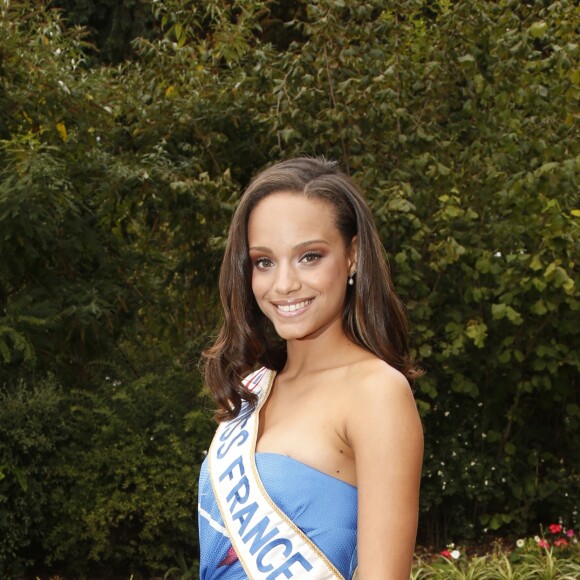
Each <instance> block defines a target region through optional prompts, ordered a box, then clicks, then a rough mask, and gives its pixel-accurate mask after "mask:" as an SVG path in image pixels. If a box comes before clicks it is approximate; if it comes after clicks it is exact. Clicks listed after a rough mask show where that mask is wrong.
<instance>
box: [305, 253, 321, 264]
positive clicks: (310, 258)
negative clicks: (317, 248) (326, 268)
mask: <svg viewBox="0 0 580 580" xmlns="http://www.w3.org/2000/svg"><path fill="white" fill-rule="evenodd" d="M320 258H322V254H321V253H320V252H308V253H307V254H304V256H302V258H301V259H300V261H301V262H306V263H310V262H316V260H320Z"/></svg>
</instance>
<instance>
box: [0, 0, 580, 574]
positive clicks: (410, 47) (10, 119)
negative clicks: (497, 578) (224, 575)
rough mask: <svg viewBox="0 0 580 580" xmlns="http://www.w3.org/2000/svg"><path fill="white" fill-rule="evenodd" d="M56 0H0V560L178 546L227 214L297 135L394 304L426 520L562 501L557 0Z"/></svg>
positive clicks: (563, 63) (570, 101)
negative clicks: (352, 203)
mask: <svg viewBox="0 0 580 580" xmlns="http://www.w3.org/2000/svg"><path fill="white" fill-rule="evenodd" d="M115 5H116V6H117V4H115ZM54 6H57V4H56V3H54V5H52V6H49V7H48V8H43V7H39V3H35V2H27V1H25V0H10V1H9V2H5V3H4V4H3V5H2V6H0V46H1V47H2V48H1V50H0V139H1V144H0V232H1V233H0V359H1V360H2V363H1V364H2V366H1V367H0V380H1V381H0V382H1V384H2V387H1V391H0V392H1V397H2V401H1V404H0V409H1V411H0V432H1V436H0V478H1V479H0V536H2V537H3V538H5V540H4V542H3V544H2V548H1V549H0V570H1V571H2V572H3V574H4V575H9V574H14V575H17V574H25V573H29V572H31V571H32V570H34V571H41V570H46V571H50V572H58V573H64V574H69V575H71V574H72V575H86V574H89V573H94V572H95V571H96V572H100V573H105V571H108V572H109V573H110V572H111V571H114V572H115V573H118V574H129V573H135V574H139V573H141V574H143V575H147V574H148V573H151V572H153V571H155V572H159V571H163V570H164V569H166V568H167V567H169V566H170V565H171V563H172V559H174V558H177V559H178V561H179V562H181V563H182V564H183V563H185V562H190V561H192V560H193V559H194V558H195V554H196V549H197V543H196V542H197V541H196V537H195V536H196V532H195V518H196V515H195V503H196V501H195V493H196V492H195V487H196V481H195V480H196V475H197V470H198V469H199V464H200V462H201V460H202V459H203V449H204V448H206V447H207V444H208V442H209V438H210V436H211V430H212V428H211V425H210V423H209V421H208V417H209V413H208V412H207V411H208V403H207V401H205V399H203V396H202V394H201V393H202V391H201V385H200V378H199V375H198V374H197V373H196V372H195V369H194V368H193V365H194V363H195V361H196V360H197V359H198V357H199V353H200V351H201V349H202V348H203V347H204V346H205V344H207V342H208V341H209V340H210V337H211V335H212V333H213V332H214V331H215V327H216V324H217V321H218V317H219V314H218V308H217V296H216V278H217V269H218V267H219V262H220V256H221V251H222V249H223V244H224V239H225V235H226V231H227V226H228V223H229V219H230V216H231V212H232V210H233V208H234V207H235V204H236V202H237V199H238V196H239V192H240V191H241V190H242V188H243V187H244V186H245V185H246V184H247V183H248V180H249V179H250V177H251V176H252V175H253V174H254V173H255V172H256V171H258V170H259V169H260V168H262V167H264V166H265V165H266V164H268V163H270V162H272V161H274V160H276V159H279V158H285V157H289V156H293V155H298V154H309V155H325V156H327V157H330V158H335V159H338V160H339V161H340V162H341V164H342V166H343V167H344V168H345V170H347V171H348V172H349V173H351V174H352V175H353V177H354V178H355V179H356V180H357V181H358V182H359V183H360V184H361V185H362V187H363V189H364V190H365V191H366V193H367V197H368V200H369V203H370V204H371V206H372V208H373V211H374V214H375V216H376V218H377V221H378V223H379V228H380V231H381V235H382V238H383V241H384V244H385V247H386V248H387V251H388V253H389V255H390V257H391V262H392V269H393V272H394V276H395V281H396V286H397V288H398V289H399V291H400V293H401V295H402V297H403V299H404V301H405V302H406V304H407V306H408V309H409V316H410V320H411V329H412V344H413V345H414V347H415V349H416V353H417V356H418V358H419V360H420V361H421V363H422V364H423V366H424V367H425V369H426V371H427V373H426V375H425V377H424V378H422V379H421V380H420V381H418V383H417V385H416V389H417V403H418V406H419V409H420V411H421V414H422V417H423V421H424V425H425V431H426V457H425V469H424V480H423V493H422V500H421V501H422V504H421V512H422V517H421V529H420V536H421V538H422V541H428V542H432V543H440V542H443V541H446V540H448V539H453V540H458V539H461V540H468V539H475V538H479V537H481V535H482V534H485V533H489V532H494V531H496V530H500V531H503V532H504V533H512V532H524V531H530V530H533V529H536V528H537V524H538V523H541V522H542V521H545V520H546V519H548V518H549V519H555V518H557V517H562V518H564V519H565V520H566V521H567V523H568V525H573V523H574V522H573V521H570V520H577V517H578V515H577V514H578V497H580V494H579V491H580V470H579V465H578V457H580V448H579V443H578V442H579V441H580V439H579V437H578V435H579V434H580V401H579V399H578V370H579V366H580V358H579V354H578V353H579V352H580V348H579V347H580V345H579V340H578V336H579V332H578V323H577V320H578V307H579V303H578V283H579V279H578V267H577V261H578V250H579V242H578V230H579V227H580V226H579V222H580V206H579V204H578V201H579V199H578V190H579V182H580V180H579V171H578V170H579V160H580V157H579V154H580V151H579V149H580V145H579V143H580V141H579V140H578V124H579V119H578V114H577V111H578V101H579V94H580V75H579V73H578V70H579V67H578V64H579V63H578V61H579V54H580V46H579V44H578V42H577V38H578V24H577V23H578V21H579V16H580V14H579V9H578V7H577V6H576V5H575V3H574V2H572V1H571V0H561V1H557V2H556V1H554V2H549V1H548V0H545V1H540V0H538V1H531V2H526V3H521V2H512V1H509V0H502V1H500V2H493V3H482V2H473V1H468V0H458V1H457V2H449V1H447V0H436V1H433V0H431V1H425V0H400V1H397V2H389V3H387V2H382V1H379V0H373V1H364V0H353V1H351V2H348V3H347V2H337V1H330V0H317V1H315V0H311V1H302V0H300V1H295V2H290V3H282V2H280V3H278V2H267V3H266V2H259V1H257V0H250V1H244V2H241V1H240V2H224V1H223V0H205V1H204V2H197V1H193V0H163V1H155V2H154V1H150V2H149V1H143V2H121V3H119V4H118V7H119V10H121V8H122V7H124V8H123V9H131V10H134V11H136V12H135V13H136V14H137V13H138V14H139V18H138V19H137V20H138V23H137V24H138V26H137V24H135V26H137V28H135V29H134V30H132V31H130V30H129V29H127V31H126V33H123V34H122V35H120V36H118V37H117V40H118V41H119V43H120V44H119V45H118V47H121V48H114V47H113V44H111V43H112V42H113V41H114V38H113V37H114V35H112V32H110V31H111V30H113V29H114V27H113V26H112V25H111V22H113V21H114V20H115V18H120V17H119V16H118V15H115V14H116V13H108V12H107V7H109V6H110V2H107V1H105V0H103V1H102V2H96V3H90V5H89V4H87V3H84V4H83V3H75V4H74V6H73V5H72V4H71V3H67V2H60V3H59V4H58V6H59V7H60V8H61V9H62V10H60V11H56V10H54V9H52V8H53V7H54ZM75 23H80V24H83V25H89V26H91V27H93V28H92V29H90V30H88V31H87V30H85V29H83V28H79V27H78V26H76V25H75ZM139 23H140V24H139ZM99 27H101V28H99ZM111 35H112V36H111ZM135 35H139V36H138V37H135ZM97 37H98V38H101V40H99V41H95V39H96V38H97ZM107 38H108V39H109V41H108V42H109V44H108V45H106V42H107V40H106V39H107ZM103 39H104V40H103ZM129 39H132V43H131V44H130V45H129V44H128V42H129ZM94 44H98V45H99V47H100V48H101V52H95V46H94ZM104 46H109V48H107V49H106V50H105V49H104V48H103V47H104ZM128 46H130V48H127V47H128ZM107 50H109V51H112V52H108V53H107V52H106V51H107ZM115 51H117V52H115ZM111 62H114V63H116V64H110V63H111ZM164 567H165V568H164Z"/></svg>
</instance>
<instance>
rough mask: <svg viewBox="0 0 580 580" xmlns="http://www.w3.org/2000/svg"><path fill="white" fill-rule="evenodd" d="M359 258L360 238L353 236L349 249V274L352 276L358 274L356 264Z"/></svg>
mask: <svg viewBox="0 0 580 580" xmlns="http://www.w3.org/2000/svg"><path fill="white" fill-rule="evenodd" d="M357 257H358V237H357V236H353V237H352V240H351V241H350V246H349V247H348V273H349V275H352V274H354V273H355V272H356V263H357Z"/></svg>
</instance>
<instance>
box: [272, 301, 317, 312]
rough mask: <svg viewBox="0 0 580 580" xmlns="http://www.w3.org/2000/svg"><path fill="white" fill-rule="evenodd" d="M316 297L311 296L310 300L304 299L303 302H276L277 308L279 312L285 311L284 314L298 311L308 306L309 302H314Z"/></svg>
mask: <svg viewBox="0 0 580 580" xmlns="http://www.w3.org/2000/svg"><path fill="white" fill-rule="evenodd" d="M313 300H314V298H310V299H309V300H304V301H302V302H295V303H294V304H275V305H274V306H276V309H277V310H278V311H279V312H283V313H284V314H291V313H292V312H297V311H299V310H302V309H303V308H306V307H307V306H308V305H309V304H311V303H312V301H313Z"/></svg>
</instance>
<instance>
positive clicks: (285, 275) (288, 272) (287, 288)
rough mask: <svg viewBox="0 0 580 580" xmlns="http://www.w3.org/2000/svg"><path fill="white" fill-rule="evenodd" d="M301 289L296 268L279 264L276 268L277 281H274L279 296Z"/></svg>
mask: <svg viewBox="0 0 580 580" xmlns="http://www.w3.org/2000/svg"><path fill="white" fill-rule="evenodd" d="M299 288H300V280H299V279H298V276H297V274H296V272H295V271H294V268H292V267H291V266H285V265H282V264H279V265H278V267H277V268H276V279H275V281H274V289H275V290H276V292H278V293H279V294H289V293H290V292H293V291H294V290H298V289H299Z"/></svg>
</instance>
